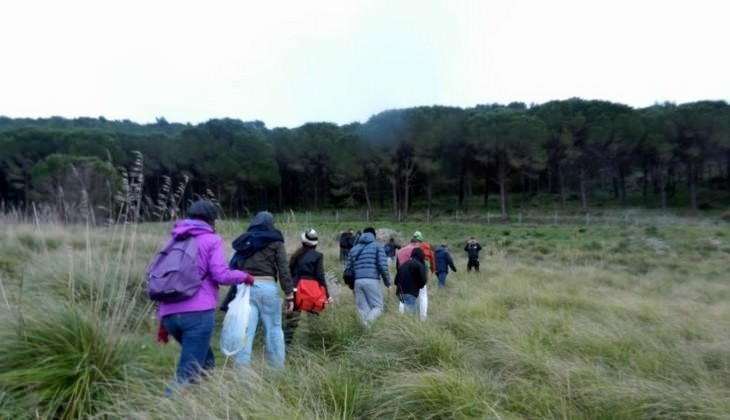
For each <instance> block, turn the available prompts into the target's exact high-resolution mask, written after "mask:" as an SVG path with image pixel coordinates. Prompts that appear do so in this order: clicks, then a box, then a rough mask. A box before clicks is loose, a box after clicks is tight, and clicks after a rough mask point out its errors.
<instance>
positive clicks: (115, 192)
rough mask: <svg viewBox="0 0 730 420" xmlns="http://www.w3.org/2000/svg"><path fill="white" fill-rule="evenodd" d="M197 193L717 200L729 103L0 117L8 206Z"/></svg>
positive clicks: (305, 198) (402, 208)
mask: <svg viewBox="0 0 730 420" xmlns="http://www.w3.org/2000/svg"><path fill="white" fill-rule="evenodd" d="M198 196H207V197H209V198H214V199H215V200H217V201H218V203H219V204H220V205H221V207H222V208H223V209H225V210H226V211H231V212H237V213H241V212H247V211H248V210H249V209H251V211H252V212H253V211H255V210H256V209H261V208H268V209H271V210H281V209H288V208H293V209H313V210H321V209H327V208H343V207H366V208H367V209H368V210H369V211H373V209H374V208H378V209H384V210H386V211H388V212H391V211H392V213H393V214H394V215H397V216H398V217H404V218H407V217H408V212H409V211H411V210H413V209H414V208H418V209H421V210H431V209H432V208H434V207H441V208H443V206H444V203H448V204H446V205H447V206H450V208H452V209H454V210H460V211H465V212H468V211H469V210H474V209H477V208H484V207H485V206H488V205H491V206H495V207H497V209H498V211H499V212H501V213H502V214H503V215H506V214H508V212H509V211H510V210H511V209H513V208H514V202H515V199H516V198H517V197H519V199H520V201H521V202H524V201H525V200H529V199H534V200H536V201H538V202H541V203H545V202H546V201H545V200H547V202H552V203H554V204H557V205H560V206H566V205H573V206H576V207H577V208H578V209H581V210H583V211H587V209H588V208H589V207H590V206H592V205H596V204H597V203H605V202H611V203H615V204H617V205H632V206H636V205H643V206H646V207H653V208H667V207H677V206H679V207H687V208H691V209H702V208H708V207H712V206H717V205H720V206H726V205H727V204H728V202H730V106H728V104H727V103H726V102H725V101H699V102H692V103H684V104H673V103H663V104H656V105H654V106H651V107H647V108H641V109H634V108H632V107H629V106H627V105H623V104H619V103H613V102H607V101H601V100H584V99H580V98H573V99H568V100H560V101H551V102H547V103H544V104H541V105H532V106H527V105H525V104H523V103H511V104H507V105H501V104H491V105H479V106H476V107H473V108H466V109H464V108H458V107H445V106H430V107H415V108H407V109H397V110H388V111H384V112H381V113H379V114H377V115H374V116H372V117H371V118H369V119H368V120H367V121H366V122H364V123H352V124H347V125H341V126H340V125H336V124H331V123H322V122H313V123H307V124H304V125H303V126H301V127H297V128H293V129H287V128H273V129H269V128H267V127H266V125H265V124H264V123H263V122H261V121H248V122H245V121H240V120H235V119H212V120H209V121H207V122H204V123H200V124H197V125H191V124H179V123H170V122H168V121H166V120H165V119H164V118H158V119H157V121H156V122H155V123H152V124H137V123H134V122H131V121H128V120H125V121H109V120H106V119H104V118H103V117H99V118H76V119H65V118H60V117H53V118H46V119H11V118H7V117H0V200H1V201H2V202H3V203H4V205H5V206H13V207H15V208H28V206H29V205H30V203H43V204H45V205H47V206H51V207H53V208H55V209H57V210H58V211H59V212H61V213H63V214H78V213H82V214H84V212H85V211H86V213H89V212H91V213H92V215H93V214H94V213H96V212H97V211H100V210H103V211H104V212H106V213H107V214H113V213H114V212H115V211H119V208H120V207H123V206H136V207H137V208H138V209H139V210H140V211H141V213H142V215H143V216H144V217H147V218H160V219H165V218H169V217H175V216H176V215H177V214H176V212H177V211H179V210H177V209H179V208H181V204H183V203H185V202H187V201H188V200H190V199H193V198H196V197H198ZM490 197H494V199H493V200H491V202H490ZM183 207H184V206H183ZM87 216H88V214H87Z"/></svg>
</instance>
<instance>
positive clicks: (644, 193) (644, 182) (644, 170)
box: [641, 162, 649, 205]
mask: <svg viewBox="0 0 730 420" xmlns="http://www.w3.org/2000/svg"><path fill="white" fill-rule="evenodd" d="M641 174H642V179H641V197H642V198H643V200H644V205H646V203H647V198H648V196H649V168H648V165H647V164H646V162H643V163H642V164H641Z"/></svg>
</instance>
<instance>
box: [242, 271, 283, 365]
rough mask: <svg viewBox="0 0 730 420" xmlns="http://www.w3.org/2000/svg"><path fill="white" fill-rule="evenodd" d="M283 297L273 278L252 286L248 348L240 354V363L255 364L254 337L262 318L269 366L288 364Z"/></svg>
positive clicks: (265, 350)
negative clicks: (282, 325)
mask: <svg viewBox="0 0 730 420" xmlns="http://www.w3.org/2000/svg"><path fill="white" fill-rule="evenodd" d="M281 308H282V299H281V297H280V296H279V287H278V284H277V283H276V282H273V281H256V282H255V283H254V284H253V286H251V314H250V315H249V319H248V330H247V331H246V334H247V338H246V347H244V348H243V350H241V351H239V352H238V353H237V354H236V356H235V357H236V363H237V364H239V365H243V366H248V365H249V364H250V363H251V351H252V350H253V339H254V337H255V335H256V326H257V325H258V323H259V320H261V323H262V324H263V326H264V353H265V355H266V361H267V362H268V364H269V366H271V367H273V368H277V369H281V368H283V367H284V358H285V357H286V356H285V354H286V352H285V347H284V331H283V330H282V328H281Z"/></svg>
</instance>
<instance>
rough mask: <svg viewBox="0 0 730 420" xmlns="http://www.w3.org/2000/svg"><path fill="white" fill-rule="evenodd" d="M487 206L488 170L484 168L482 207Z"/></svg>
mask: <svg viewBox="0 0 730 420" xmlns="http://www.w3.org/2000/svg"><path fill="white" fill-rule="evenodd" d="M488 205H489V170H488V169H487V167H486V166H485V167H484V207H487V206H488Z"/></svg>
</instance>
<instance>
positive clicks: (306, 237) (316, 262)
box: [284, 229, 332, 349]
mask: <svg viewBox="0 0 730 420" xmlns="http://www.w3.org/2000/svg"><path fill="white" fill-rule="evenodd" d="M301 239H302V245H301V246H300V247H299V249H297V250H296V251H294V253H293V254H292V255H291V258H290V259H289V272H290V273H291V279H292V282H293V283H294V295H295V297H296V290H297V285H298V284H299V280H301V279H303V278H307V279H313V280H316V281H317V283H319V285H320V286H322V287H323V288H324V290H325V293H326V294H327V302H328V303H331V302H332V298H331V297H330V293H329V290H328V289H327V281H326V280H325V277H324V256H323V255H322V253H321V252H319V251H317V244H318V243H319V238H318V236H317V231H316V230H314V229H307V230H305V231H304V232H302V235H301ZM295 300H296V299H295ZM301 314H302V312H301V308H298V307H297V306H296V305H295V306H294V310H293V311H291V312H289V313H287V314H286V315H285V316H284V342H285V343H286V348H287V349H289V345H290V344H291V342H292V340H293V339H294V333H295V332H296V329H297V327H298V326H299V319H300V317H301Z"/></svg>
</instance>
